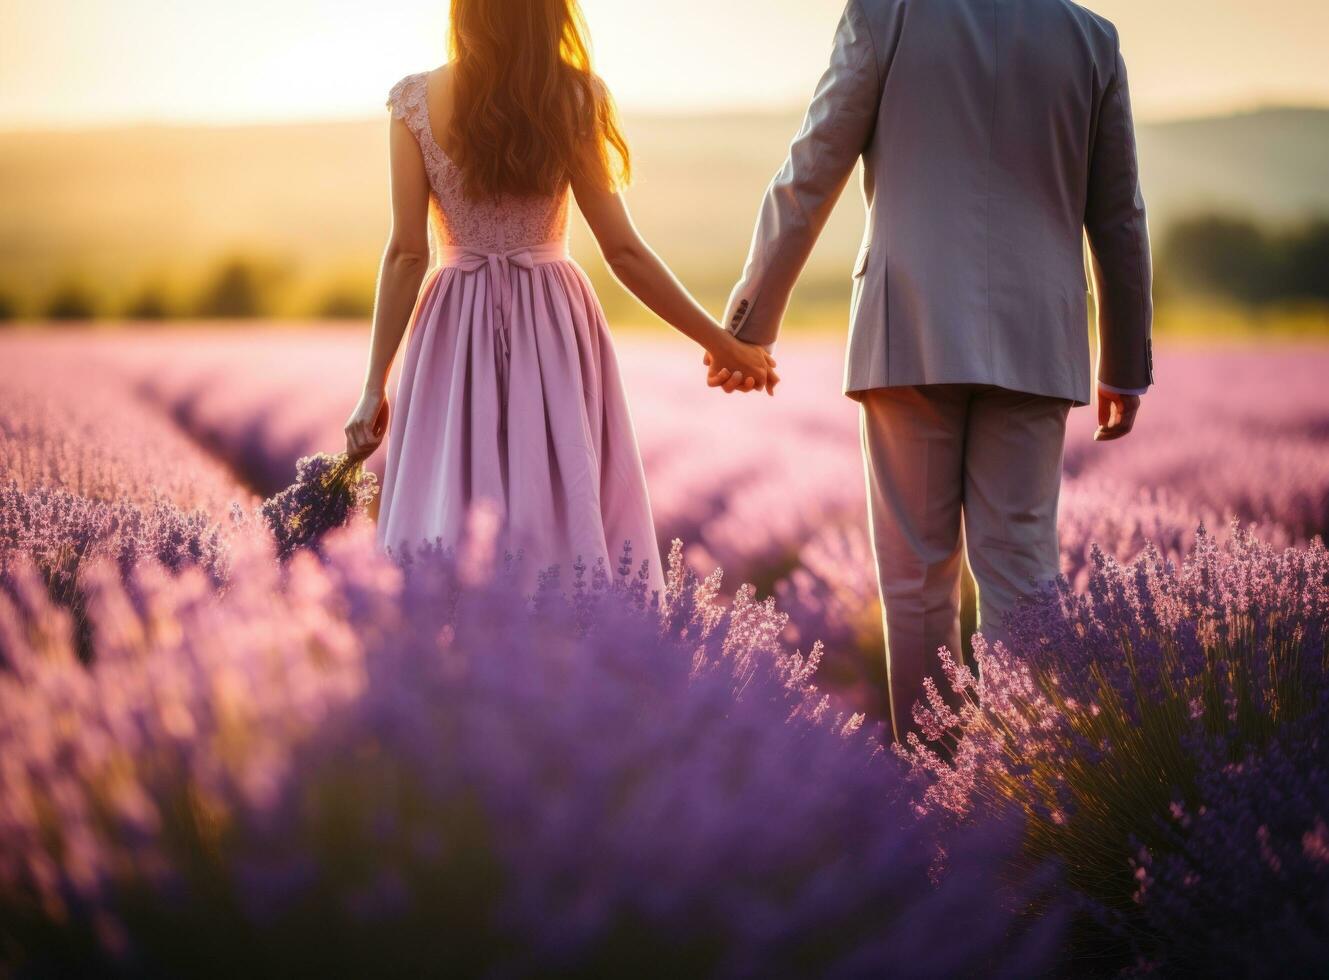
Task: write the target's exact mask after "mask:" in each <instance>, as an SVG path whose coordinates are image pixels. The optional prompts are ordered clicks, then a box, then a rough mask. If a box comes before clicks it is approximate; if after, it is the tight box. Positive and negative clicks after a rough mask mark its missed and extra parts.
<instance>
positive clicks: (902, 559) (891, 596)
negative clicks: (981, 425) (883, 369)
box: [862, 385, 971, 740]
mask: <svg viewBox="0 0 1329 980" xmlns="http://www.w3.org/2000/svg"><path fill="white" fill-rule="evenodd" d="M970 391H971V389H970V388H969V387H968V386H965V385H926V386H921V387H914V388H877V389H873V390H872V391H869V392H867V394H866V397H865V398H864V400H863V425H862V428H863V458H864V461H865V463H866V468H867V484H868V517H869V522H870V526H871V529H872V541H873V546H874V548H875V551H876V558H877V582H878V585H879V586H880V588H881V602H882V607H883V609H884V611H885V620H886V669H887V677H888V678H889V683H890V697H891V724H892V726H893V727H894V731H895V737H896V739H897V740H900V739H903V738H904V736H905V734H906V733H907V732H909V731H911V730H913V729H914V727H915V726H914V721H913V706H914V702H916V701H918V700H919V699H920V698H921V697H922V696H923V678H924V677H926V676H929V675H931V676H933V677H934V678H936V680H937V681H938V684H939V685H941V687H942V689H943V690H945V681H944V679H943V677H942V675H941V670H940V665H939V664H940V662H939V660H938V658H937V648H938V647H942V646H945V647H948V648H950V649H951V650H953V651H956V652H957V653H958V652H959V650H960V574H961V570H962V565H963V555H962V551H961V538H960V507H961V493H962V491H963V480H964V465H963V463H964V434H965V414H966V411H967V406H968V401H969V395H970Z"/></svg>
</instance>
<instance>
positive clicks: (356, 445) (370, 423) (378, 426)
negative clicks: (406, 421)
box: [346, 391, 388, 462]
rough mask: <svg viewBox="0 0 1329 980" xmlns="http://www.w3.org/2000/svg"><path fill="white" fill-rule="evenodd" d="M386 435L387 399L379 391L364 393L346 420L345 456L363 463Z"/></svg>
mask: <svg viewBox="0 0 1329 980" xmlns="http://www.w3.org/2000/svg"><path fill="white" fill-rule="evenodd" d="M387 434H388V399H387V396H386V395H384V393H383V392H381V391H366V392H365V393H364V394H363V395H362V396H361V397H360V403H359V404H358V405H356V406H355V411H353V412H351V417H350V418H349V419H347V420H346V455H347V456H349V457H350V458H351V459H353V460H355V461H356V462H363V461H364V460H366V459H368V458H369V457H370V456H372V455H373V454H374V450H375V449H377V448H378V447H379V445H380V444H381V443H382V442H383V437H384V436H385V435H387Z"/></svg>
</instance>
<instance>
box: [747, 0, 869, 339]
mask: <svg viewBox="0 0 1329 980" xmlns="http://www.w3.org/2000/svg"><path fill="white" fill-rule="evenodd" d="M880 99H881V79H880V77H879V65H878V59H877V53H876V47H875V45H874V41H873V37H872V32H871V29H870V26H869V24H868V20H867V17H866V16H865V15H864V13H863V9H862V7H860V6H859V0H849V4H848V6H847V7H846V8H845V11H844V14H843V16H842V17H841V18H840V26H839V28H838V29H837V31H836V34H835V45H834V49H833V50H832V52H831V63H830V67H828V68H827V69H826V73H825V74H824V75H823V76H822V78H821V82H820V84H819V85H818V86H817V91H816V94H815V95H814V96H813V99H812V104H811V105H810V106H809V107H808V113H807V116H806V118H805V119H804V120H803V125H802V127H801V128H800V129H799V131H798V135H797V136H795V137H794V141H793V143H792V144H791V145H790V147H789V156H788V158H787V159H786V160H785V163H784V166H783V167H781V168H780V172H779V173H777V174H776V175H775V179H774V180H773V181H772V182H771V185H770V187H768V188H767V190H766V197H765V200H763V202H762V205H761V212H760V214H759V215H758V217H757V227H756V231H755V232H754V233H753V236H752V247H751V249H750V250H749V252H748V260H747V265H746V266H745V268H744V270H743V279H742V281H740V282H739V284H738V285H737V286H736V287H735V288H734V292H733V294H732V296H731V297H730V299H729V306H728V309H727V311H726V314H725V319H724V321H723V322H724V324H725V326H726V327H727V328H728V329H729V331H730V332H731V333H733V334H734V335H735V336H737V337H738V338H739V339H740V340H745V341H747V342H749V343H754V344H767V345H769V344H772V343H774V342H775V338H776V335H777V334H778V333H779V330H780V321H781V320H782V319H783V318H784V314H785V310H786V309H787V308H788V306H789V296H790V294H791V293H792V292H793V289H794V283H795V282H796V281H797V280H798V277H799V274H800V273H801V272H802V271H803V266H804V265H806V264H807V260H808V256H809V255H810V254H811V252H812V246H813V245H814V244H815V243H816V241H817V236H818V235H820V234H821V230H822V228H824V227H825V225H826V219H827V218H829V217H830V214H831V209H832V208H833V207H834V206H835V202H836V200H837V199H838V198H839V197H840V193H841V192H842V191H843V190H844V186H845V184H846V183H847V182H848V180H849V176H850V174H852V173H853V170H854V164H855V163H856V162H857V161H858V158H859V157H860V156H861V155H862V153H863V151H864V150H865V149H866V148H867V145H868V141H869V140H870V139H871V137H872V129H873V126H874V124H875V122H876V118H877V107H878V103H879V102H880Z"/></svg>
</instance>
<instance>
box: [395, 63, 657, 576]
mask: <svg viewBox="0 0 1329 980" xmlns="http://www.w3.org/2000/svg"><path fill="white" fill-rule="evenodd" d="M425 77H426V76H425V73H423V72H421V73H419V74H415V75H408V76H407V77H406V78H403V79H402V80H401V81H400V82H398V83H397V84H396V85H395V86H393V88H392V91H391V93H390V94H389V96H388V107H389V108H390V109H391V110H392V113H393V115H394V116H396V117H397V118H400V119H402V120H404V121H405V122H406V125H407V126H408V127H409V128H410V130H411V132H412V133H413V134H414V135H415V138H416V140H417V141H418V142H419V144H420V149H421V153H422V155H423V157H424V163H425V169H426V171H427V172H428V175H429V184H430V189H431V193H430V202H429V226H430V250H431V253H432V258H433V261H432V263H431V270H430V272H429V274H428V276H427V278H426V280H425V284H424V287H423V288H422V290H421V292H420V298H419V300H418V302H417V303H416V307H415V312H414V314H413V316H412V319H411V325H410V333H409V336H408V339H407V343H406V351H405V354H404V358H403V361H402V365H401V376H400V380H399V381H398V384H397V392H396V400H395V402H394V403H393V406H392V407H393V415H392V422H391V428H390V431H389V436H388V457H387V465H386V469H385V470H384V476H383V492H382V501H381V505H380V510H379V524H378V538H379V542H380V544H381V545H382V546H383V547H385V548H387V549H388V550H389V551H392V552H398V553H399V552H401V551H402V550H403V549H404V548H411V547H414V546H415V545H418V544H419V543H421V542H426V541H436V540H437V541H441V542H442V544H443V545H445V546H452V545H456V544H458V543H459V541H460V540H461V537H462V534H463V531H464V528H465V524H466V517H467V513H468V511H469V509H470V508H471V506H472V504H474V503H477V502H479V501H487V502H488V503H489V505H490V506H492V507H493V508H494V509H496V511H497V513H498V515H499V517H500V519H501V520H502V522H503V526H504V531H503V537H502V539H501V540H502V545H503V546H504V547H505V548H506V550H507V551H508V552H510V553H512V554H514V555H516V554H518V553H520V554H521V556H522V561H521V566H520V568H521V573H520V574H521V578H522V581H523V582H524V583H525V584H527V585H528V586H529V585H530V584H532V583H533V582H534V581H535V577H536V574H537V573H538V572H540V571H543V570H544V569H546V568H548V567H550V566H553V565H558V566H561V578H562V583H563V585H564V587H566V586H567V585H568V584H569V583H570V577H571V574H572V573H571V566H572V565H573V564H574V563H576V562H577V561H578V560H579V559H580V560H581V561H583V562H585V563H586V565H588V566H589V567H590V568H592V569H593V568H594V567H595V564H596V562H597V561H601V560H603V561H604V562H605V566H606V570H607V571H608V572H609V574H610V575H611V576H613V575H616V574H617V573H618V568H619V565H620V559H621V558H622V555H623V552H624V548H625V547H629V548H630V549H631V568H632V574H633V575H636V574H637V573H638V572H639V571H640V569H641V567H642V563H643V562H644V563H647V570H646V574H647V577H648V587H649V589H651V590H663V587H664V583H663V577H662V575H661V570H660V553H659V548H658V546H657V544H656V540H655V527H654V524H653V523H652V520H651V507H650V501H649V499H648V498H647V495H646V478H645V473H644V472H643V470H642V465H641V456H640V453H639V452H638V450H637V440H636V435H635V434H634V432H633V429H632V420H631V418H630V417H629V415H628V407H627V402H626V399H625V398H624V394H623V385H622V382H621V380H620V378H619V370H618V362H617V359H616V358H615V356H614V347H613V344H612V343H611V341H610V337H609V330H608V327H607V325H606V323H605V317H604V311H603V310H602V309H601V308H600V303H599V300H598V299H597V298H596V296H595V292H594V290H593V289H592V288H591V284H590V282H589V281H588V280H587V278H586V275H585V273H583V272H582V270H581V269H580V268H579V267H578V266H577V265H576V263H574V262H573V261H572V260H571V259H570V258H569V257H568V252H567V225H568V198H569V189H568V188H567V187H564V188H563V190H562V192H561V193H559V194H558V195H557V196H554V197H529V198H528V197H523V198H505V199H500V200H497V201H473V200H470V199H468V198H467V197H466V196H465V194H464V193H463V190H462V176H461V173H460V171H459V169H458V167H457V165H456V164H455V163H453V161H452V160H451V159H449V157H448V156H447V154H446V153H444V151H443V149H442V148H441V147H440V146H439V145H438V143H437V141H436V140H435V139H434V135H433V129H432V127H431V125H430V119H429V108H428V105H427V103H426V101H425Z"/></svg>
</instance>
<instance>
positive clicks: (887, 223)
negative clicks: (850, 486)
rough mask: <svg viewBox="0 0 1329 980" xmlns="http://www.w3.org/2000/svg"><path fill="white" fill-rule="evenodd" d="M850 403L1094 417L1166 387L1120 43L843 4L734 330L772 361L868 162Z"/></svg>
mask: <svg viewBox="0 0 1329 980" xmlns="http://www.w3.org/2000/svg"><path fill="white" fill-rule="evenodd" d="M860 157H862V159H863V162H864V175H863V190H864V196H865V198H866V201H867V205H868V220H867V231H866V234H865V236H864V243H863V247H862V250H861V251H860V253H859V256H858V261H857V262H856V264H855V267H854V270H853V278H854V282H853V320H852V332H851V335H850V341H849V353H848V363H847V366H846V371H845V390H846V392H847V393H848V394H850V395H851V396H852V395H854V394H855V393H857V392H861V391H864V390H866V389H869V388H878V387H892V386H899V385H919V384H942V383H980V384H993V385H999V386H1001V387H1003V388H1009V389H1012V390H1015V391H1027V392H1032V393H1035V394H1042V395H1051V396H1053V397H1058V398H1067V399H1070V400H1072V401H1074V402H1077V403H1080V404H1085V403H1087V402H1088V401H1089V395H1090V392H1089V387H1090V383H1089V382H1090V370H1089V331H1088V324H1087V312H1086V289H1087V285H1086V281H1085V261H1084V245H1083V242H1084V237H1085V233H1086V232H1087V233H1088V239H1089V245H1090V249H1091V252H1092V255H1093V268H1094V278H1095V280H1096V284H1097V296H1098V340H1099V364H1098V378H1099V381H1100V382H1102V383H1104V384H1106V385H1109V386H1111V387H1114V388H1118V389H1123V390H1139V389H1144V388H1147V387H1148V386H1149V385H1150V384H1151V383H1152V382H1153V368H1152V351H1151V343H1150V327H1151V322H1152V319H1153V302H1152V299H1151V283H1152V270H1151V266H1150V257H1149V233H1148V229H1147V226H1146V222H1145V211H1144V200H1143V198H1142V196H1141V194H1140V182H1139V173H1138V168H1137V164H1136V151H1135V132H1134V125H1133V122H1132V119H1131V106H1130V96H1129V93H1128V90H1127V86H1126V66H1125V64H1124V62H1123V61H1122V58H1121V51H1120V48H1119V44H1118V38H1117V31H1116V29H1115V28H1114V27H1113V26H1112V24H1110V23H1109V22H1108V21H1106V20H1104V19H1103V18H1102V17H1099V16H1097V15H1096V14H1093V13H1091V12H1089V11H1088V10H1085V9H1084V8H1083V7H1079V6H1077V5H1076V4H1074V3H1071V2H1069V0H849V5H848V7H847V8H846V9H845V12H844V16H843V17H842V19H841V21H840V26H839V29H838V31H837V33H836V36H835V46H834V51H833V52H832V55H831V64H830V67H829V68H828V69H827V71H826V74H825V75H824V76H823V77H822V80H821V83H820V85H819V86H818V88H817V92H816V95H815V97H814V98H813V101H812V105H811V107H810V108H809V109H808V114H807V118H806V119H805V120H804V123H803V126H802V128H801V129H800V130H799V132H798V135H797V136H796V137H795V138H794V141H793V143H792V144H791V146H790V150H789V157H788V159H787V160H786V161H785V164H784V166H783V167H782V168H781V170H780V171H779V173H778V174H776V176H775V179H774V181H772V183H771V185H770V187H769V189H768V190H767V192H766V198H765V200H764V202H763V204H762V208H761V213H760V215H759V217H758V220H757V228H756V233H755V235H754V237H753V240H752V248H751V252H750V253H749V256H748V261H747V266H746V268H745V270H744V273H743V279H742V281H741V282H740V283H739V284H738V286H737V287H736V288H735V290H734V293H733V296H732V297H731V299H730V303H729V309H728V311H727V313H726V320H727V322H728V324H729V329H730V330H731V331H732V332H733V333H735V334H736V335H737V336H738V337H739V338H740V339H742V340H746V341H750V342H753V343H760V344H771V343H773V342H774V341H775V339H776V335H777V333H778V331H779V328H780V321H781V319H782V318H783V316H784V313H785V309H786V308H787V306H788V304H789V296H790V293H791V292H792V291H793V287H794V283H795V281H796V280H797V278H798V276H799V274H800V272H801V271H802V269H803V266H804V265H805V264H806V262H807V258H808V255H809V253H810V252H811V251H812V246H813V244H814V243H815V241H816V238H817V236H818V235H819V234H820V232H821V229H822V228H823V226H824V225H825V223H826V219H827V218H828V217H829V215H830V212H831V209H832V207H833V206H834V204H835V201H836V199H837V198H838V197H839V196H840V193H841V191H842V190H843V189H844V186H845V184H846V183H847V182H848V180H849V177H850V174H851V173H852V171H853V168H854V165H855V164H856V163H857V161H858V159H859V158H860Z"/></svg>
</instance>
